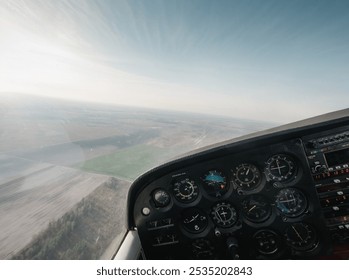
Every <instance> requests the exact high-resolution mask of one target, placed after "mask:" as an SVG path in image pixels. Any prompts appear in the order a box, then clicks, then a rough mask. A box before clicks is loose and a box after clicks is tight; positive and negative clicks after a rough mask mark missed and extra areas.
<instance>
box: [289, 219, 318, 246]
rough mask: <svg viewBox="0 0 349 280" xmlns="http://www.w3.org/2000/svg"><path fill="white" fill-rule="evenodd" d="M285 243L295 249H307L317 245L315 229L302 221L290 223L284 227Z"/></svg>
mask: <svg viewBox="0 0 349 280" xmlns="http://www.w3.org/2000/svg"><path fill="white" fill-rule="evenodd" d="M285 236H286V240H287V243H288V244H289V245H290V246H291V247H293V248H294V249H296V250H300V251H307V250H311V249H313V248H315V247H316V246H317V244H318V243H317V235H316V231H315V229H314V228H313V227H312V226H310V225H308V224H304V223H296V224H292V225H290V226H289V227H288V228H287V229H286V233H285Z"/></svg>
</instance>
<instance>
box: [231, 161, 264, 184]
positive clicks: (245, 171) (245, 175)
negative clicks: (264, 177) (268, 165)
mask: <svg viewBox="0 0 349 280" xmlns="http://www.w3.org/2000/svg"><path fill="white" fill-rule="evenodd" d="M232 172H233V181H234V182H235V184H237V185H238V186H239V187H242V188H244V189H246V190H253V189H255V188H256V187H258V185H259V184H260V182H261V173H260V171H259V170H258V168H257V167H256V166H255V165H253V164H249V163H243V164H240V165H239V166H237V167H236V168H235V169H233V170H232Z"/></svg>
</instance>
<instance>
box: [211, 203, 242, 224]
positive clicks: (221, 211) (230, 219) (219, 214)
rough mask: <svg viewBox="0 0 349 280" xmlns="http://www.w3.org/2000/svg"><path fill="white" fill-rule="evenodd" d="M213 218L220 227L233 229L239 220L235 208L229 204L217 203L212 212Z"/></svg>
mask: <svg viewBox="0 0 349 280" xmlns="http://www.w3.org/2000/svg"><path fill="white" fill-rule="evenodd" d="M211 217H212V219H213V221H214V223H215V224H216V225H217V226H220V227H231V226H233V225H234V224H235V223H236V222H237V220H238V216H237V212H236V210H235V208H234V207H233V206H232V205H231V204H230V203H228V202H220V203H217V204H216V205H215V206H214V207H213V209H212V211H211Z"/></svg>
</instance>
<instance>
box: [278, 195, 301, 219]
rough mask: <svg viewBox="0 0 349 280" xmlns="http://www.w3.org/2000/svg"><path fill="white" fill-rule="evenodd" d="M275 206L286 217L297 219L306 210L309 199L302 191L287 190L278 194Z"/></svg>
mask: <svg viewBox="0 0 349 280" xmlns="http://www.w3.org/2000/svg"><path fill="white" fill-rule="evenodd" d="M275 205H276V208H277V209H278V210H279V211H280V212H281V213H282V214H284V215H285V216H288V217H297V216H299V215H301V214H303V213H304V211H305V210H306V208H307V199H306V198H305V195H304V194H303V193H302V192H301V191H299V190H297V189H295V188H286V189H282V190H280V191H279V193H278V194H277V196H276V200H275Z"/></svg>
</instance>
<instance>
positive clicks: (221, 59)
mask: <svg viewBox="0 0 349 280" xmlns="http://www.w3.org/2000/svg"><path fill="white" fill-rule="evenodd" d="M334 2H335V4H332V1H331V3H330V2H322V1H306V2H304V1H303V2H294V1H292V2H291V1H276V0H268V1H219V2H217V3H213V2H212V1H165V0H164V1H136V0H131V1H93V0H89V1H70V0H63V1H46V0H45V1H44V0H42V1H41V0H35V1H34V0H33V1H31V0H28V1H19V0H18V1H17V0H14V1H2V2H1V3H0V26H1V30H0V227H1V231H0V259H110V258H111V257H112V256H113V254H115V252H116V250H117V248H118V247H119V245H120V244H121V242H122V240H123V238H124V236H125V234H126V231H127V229H126V224H125V220H126V218H125V215H126V200H127V192H128V189H129V187H130V185H131V183H132V182H133V181H134V180H135V179H136V178H137V177H138V176H140V175H141V174H142V173H144V172H146V171H147V170H149V169H151V168H153V167H155V166H157V165H159V164H161V163H164V162H166V161H169V160H171V159H173V158H174V157H177V156H179V155H181V154H183V153H186V152H189V151H192V150H195V149H198V148H201V147H204V146H207V145H210V144H213V143H217V142H221V141H224V140H228V139H232V138H235V137H238V136H242V135H245V134H248V133H252V132H256V131H261V130H264V129H268V128H271V127H275V126H278V125H280V124H285V123H289V122H293V121H296V120H300V119H304V118H307V117H312V116H315V115H319V114H323V113H326V112H330V111H334V110H339V109H343V108H346V107H348V104H349V95H348V94H347V92H348V89H349V82H348V79H347V75H346V73H348V72H349V71H348V70H349V69H348V67H349V63H348V62H349V51H348V50H349V33H348V32H347V30H348V27H349V14H348V13H349V12H348V11H349V9H348V7H349V6H348V3H347V2H346V1H334ZM346 155H347V153H346ZM333 157H336V158H338V157H341V155H340V154H327V160H329V161H331V158H333Z"/></svg>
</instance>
